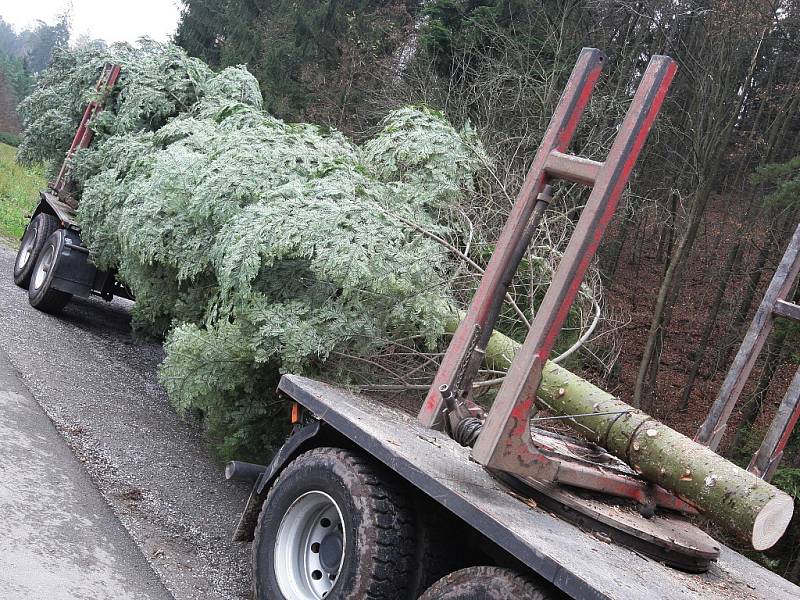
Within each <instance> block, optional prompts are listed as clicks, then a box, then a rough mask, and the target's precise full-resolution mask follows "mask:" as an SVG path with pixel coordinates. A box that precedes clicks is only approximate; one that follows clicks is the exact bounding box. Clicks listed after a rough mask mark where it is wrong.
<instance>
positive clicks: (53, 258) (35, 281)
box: [28, 229, 72, 313]
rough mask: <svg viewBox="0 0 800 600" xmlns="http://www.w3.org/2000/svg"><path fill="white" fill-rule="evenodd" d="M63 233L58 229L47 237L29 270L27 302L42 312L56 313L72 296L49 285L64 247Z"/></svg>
mask: <svg viewBox="0 0 800 600" xmlns="http://www.w3.org/2000/svg"><path fill="white" fill-rule="evenodd" d="M64 233H65V232H64V230H63V229H58V230H56V231H54V232H53V234H52V235H51V236H50V237H49V238H47V241H46V242H45V243H44V246H43V247H42V249H41V252H39V258H38V259H37V260H36V265H35V266H34V267H33V270H32V272H31V278H30V283H29V285H28V302H29V303H30V305H31V306H32V307H33V308H35V309H37V310H41V311H42V312H46V313H57V312H59V311H60V310H61V309H62V308H64V307H65V306H66V305H67V303H68V302H69V301H70V299H71V298H72V294H69V293H67V292H62V291H61V290H56V289H53V288H52V287H51V284H52V283H53V276H54V275H55V271H56V268H57V266H58V259H59V257H60V256H61V250H62V249H63V247H64Z"/></svg>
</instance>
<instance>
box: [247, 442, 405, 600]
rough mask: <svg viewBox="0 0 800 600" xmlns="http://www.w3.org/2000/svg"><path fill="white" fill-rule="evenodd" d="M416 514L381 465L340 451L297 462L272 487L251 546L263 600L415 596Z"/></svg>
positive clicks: (257, 590) (315, 454)
mask: <svg viewBox="0 0 800 600" xmlns="http://www.w3.org/2000/svg"><path fill="white" fill-rule="evenodd" d="M415 531H416V528H415V523H414V511H413V507H412V505H411V503H410V501H409V499H408V498H407V497H406V496H405V494H404V493H403V489H402V485H401V484H400V483H399V482H398V481H396V480H395V478H394V476H393V475H392V474H391V473H389V472H387V471H385V470H384V469H383V468H382V467H380V466H378V465H376V464H373V463H372V462H371V461H369V460H367V459H365V458H363V457H361V456H360V455H358V454H356V453H354V452H350V451H346V450H340V449H338V448H317V449H314V450H310V451H308V452H306V453H304V454H301V455H300V456H299V457H297V458H296V459H295V460H294V461H293V462H292V463H290V464H289V465H288V466H287V467H286V468H285V469H284V471H283V472H282V473H281V475H280V477H278V479H277V480H276V481H275V483H274V484H273V485H272V487H271V489H270V492H269V494H268V495H267V498H266V500H265V501H264V506H263V509H262V511H261V515H260V516H259V520H258V525H257V527H256V532H255V540H254V542H253V567H254V568H253V571H254V590H255V597H256V599H257V600H322V599H323V598H325V599H326V600H350V599H356V598H358V599H359V600H376V599H378V598H380V599H382V600H409V599H410V598H416V597H417V592H416V590H412V589H410V587H411V586H412V585H413V582H412V581H411V573H412V572H413V570H414V569H415V567H416V564H415V563H416V540H415Z"/></svg>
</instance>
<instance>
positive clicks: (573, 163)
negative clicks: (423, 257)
mask: <svg viewBox="0 0 800 600" xmlns="http://www.w3.org/2000/svg"><path fill="white" fill-rule="evenodd" d="M602 167H603V163H601V162H597V161H595V160H590V159H588V158H584V157H582V156H574V155H571V154H564V153H563V152H558V151H557V150H553V151H552V152H551V153H550V156H548V157H547V163H546V164H545V166H544V168H545V171H547V175H548V176H549V177H552V178H553V179H564V180H566V181H574V182H575V183H582V184H583V185H589V186H591V185H594V182H595V181H596V180H597V175H598V174H599V173H600V169H601V168H602Z"/></svg>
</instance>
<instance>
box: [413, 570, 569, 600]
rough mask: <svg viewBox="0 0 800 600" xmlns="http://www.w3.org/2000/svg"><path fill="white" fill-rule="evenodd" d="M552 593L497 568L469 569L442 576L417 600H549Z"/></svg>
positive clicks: (513, 572)
mask: <svg viewBox="0 0 800 600" xmlns="http://www.w3.org/2000/svg"><path fill="white" fill-rule="evenodd" d="M555 598H556V596H555V594H553V592H552V591H550V590H546V589H544V588H543V587H541V586H538V585H537V584H536V583H534V582H533V581H532V580H531V579H529V578H527V577H523V576H522V575H520V574H518V573H516V572H515V571H512V570H511V569H503V568H500V567H469V568H467V569H461V570H460V571H456V572H455V573H450V574H449V575H446V576H445V577H442V578H441V579H440V580H439V581H437V582H436V583H434V584H433V586H432V587H431V588H430V589H429V590H428V591H427V592H425V593H424V594H423V595H422V596H420V598H419V600H552V599H555Z"/></svg>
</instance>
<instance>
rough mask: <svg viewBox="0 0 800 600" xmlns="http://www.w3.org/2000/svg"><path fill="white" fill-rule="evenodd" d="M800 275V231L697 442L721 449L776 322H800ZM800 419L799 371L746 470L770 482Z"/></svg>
mask: <svg viewBox="0 0 800 600" xmlns="http://www.w3.org/2000/svg"><path fill="white" fill-rule="evenodd" d="M799 274H800V225H798V226H797V228H796V229H795V231H794V235H793V236H792V239H791V241H790V242H789V246H788V248H786V252H785V253H784V255H783V258H782V259H781V262H780V264H779V265H778V269H777V270H776V271H775V275H774V276H773V277H772V281H771V282H770V284H769V287H768V288H767V291H766V293H765V294H764V299H763V300H762V301H761V304H760V305H759V307H758V310H757V311H756V314H755V316H754V317H753V322H752V323H751V324H750V329H748V330H747V334H746V335H745V338H744V341H743V342H742V345H741V346H740V347H739V352H738V353H737V354H736V358H734V359H733V364H732V365H731V368H730V370H729V371H728V374H727V376H726V377H725V381H724V382H723V383H722V387H721V388H720V391H719V394H718V395H717V398H716V400H715V401H714V404H713V405H712V406H711V410H710V411H709V413H708V417H706V420H705V421H704V422H703V424H702V425H701V426H700V429H699V430H698V431H697V434H696V435H695V441H697V442H700V443H701V444H705V445H706V446H708V447H710V448H711V449H712V450H716V449H717V448H718V447H719V443H720V441H721V440H722V436H723V434H724V433H725V427H726V426H727V424H728V418H729V417H730V416H731V412H733V407H734V406H735V405H736V402H737V401H738V400H739V396H741V394H742V390H743V389H744V386H745V384H746V383H747V380H748V378H749V377H750V373H751V372H752V371H753V367H754V366H755V364H756V360H757V359H758V356H759V354H760V353H761V350H762V348H763V347H764V343H765V342H766V340H767V337H768V336H769V333H770V331H772V326H773V324H774V322H775V317H784V318H788V319H793V320H795V321H800V306H797V305H796V304H792V303H791V302H790V301H789V294H790V293H791V290H792V289H793V287H794V284H795V282H796V281H797V278H798V275H799ZM798 418H800V368H798V369H797V373H795V376H794V378H793V379H792V382H791V383H790V384H789V389H788V390H787V391H786V395H785V396H784V397H783V401H782V402H781V405H780V406H779V407H778V412H777V413H776V414H775V417H774V418H773V420H772V424H771V425H770V427H769V429H768V430H767V434H766V436H765V437H764V441H763V442H762V443H761V447H760V448H759V449H758V451H757V452H756V453H755V454H754V455H753V459H752V460H751V461H750V466H748V467H747V470H748V471H750V472H751V473H753V474H755V475H757V476H758V477H761V478H762V479H765V480H767V481H769V480H770V479H771V478H772V475H773V473H774V472H775V469H776V468H777V467H778V463H780V460H781V458H782V457H783V451H784V449H785V448H786V444H787V443H788V441H789V436H791V434H792V430H793V429H794V427H795V425H796V424H797V420H798Z"/></svg>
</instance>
